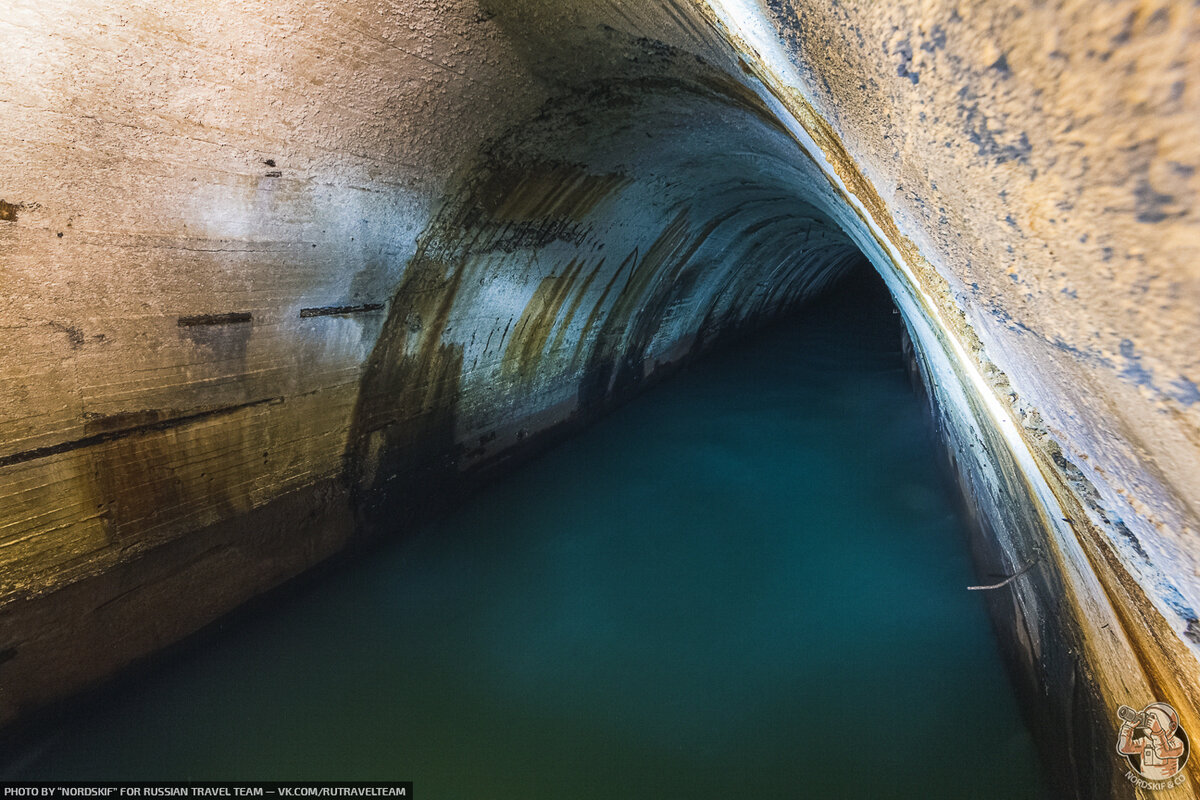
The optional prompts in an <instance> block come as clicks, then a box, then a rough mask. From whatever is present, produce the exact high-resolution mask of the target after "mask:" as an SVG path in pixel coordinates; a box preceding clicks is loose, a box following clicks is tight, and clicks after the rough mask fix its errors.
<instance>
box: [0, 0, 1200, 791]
mask: <svg viewBox="0 0 1200 800" xmlns="http://www.w3.org/2000/svg"><path fill="white" fill-rule="evenodd" d="M1197 30H1200V21H1198V20H1197V18H1196V12H1195V11H1194V10H1193V9H1192V8H1190V7H1187V6H1185V5H1183V4H1164V5H1161V6H1156V5H1154V4H1148V3H1147V4H1143V3H1139V2H1129V1H1128V0H1125V1H1123V2H1112V3H1105V4H1101V5H1099V6H1097V5H1095V4H1084V3H1060V4H1056V5H1044V4H1038V3H1032V2H1015V3H1011V4H1006V5H996V4H985V3H970V2H968V3H953V2H933V3H921V4H917V3H907V2H906V3H893V4H886V5H880V4H875V3H865V2H855V1H851V0H838V2H832V3H810V2H807V0H763V2H761V3H760V2H756V1H755V0H706V1H702V0H661V1H660V2H653V3H651V2H643V3H629V2H623V1H622V0H570V2H563V0H556V1H555V2H552V1H551V0H485V1H484V2H479V3H477V2H475V1H474V0H456V1H455V2H436V3H435V2H432V1H431V0H406V1H405V2H398V3H394V4H385V5H378V6H368V5H364V4H359V3H320V2H318V3H315V4H304V5H303V6H301V5H296V4H293V3H288V2H285V3H266V2H250V1H248V0H207V1H205V0H197V2H187V3H183V4H176V5H174V6H171V7H170V8H158V7H154V6H152V5H148V4H127V3H113V2H108V1H107V0H77V2H72V3H65V2H48V3H47V2H38V3H34V2H24V1H23V0H13V2H11V3H9V8H8V9H7V11H6V13H5V14H4V15H2V16H0V41H3V42H4V44H5V49H6V53H7V54H8V56H7V60H6V66H5V69H4V70H3V71H2V72H0V86H2V87H3V90H2V91H0V132H2V133H3V137H4V141H5V143H6V144H5V147H4V149H3V150H2V151H0V198H3V199H2V200H0V249H2V251H3V253H4V258H3V259H2V260H0V270H2V274H3V280H2V281H0V327H2V328H3V331H4V333H5V336H3V337H0V375H2V377H3V381H4V385H5V386H6V391H5V393H4V396H3V398H2V399H0V651H2V652H4V653H6V654H8V655H10V656H11V657H9V658H7V659H6V660H4V661H3V663H0V720H11V719H15V718H18V717H20V716H21V715H23V714H27V713H29V712H30V711H32V710H34V709H36V708H37V707H39V706H41V705H43V704H45V703H47V702H50V701H53V700H56V699H58V698H61V697H63V696H65V695H67V694H69V693H71V692H73V691H76V690H78V689H81V688H83V687H86V686H89V685H93V684H94V683H95V682H96V681H97V680H100V679H102V678H103V677H105V676H107V675H110V674H112V673H113V672H115V671H116V670H118V669H120V668H122V667H123V666H125V665H127V664H129V663H131V662H133V661H135V660H136V659H138V658H139V657H142V656H144V655H145V654H147V653H150V652H152V651H154V650H156V649H158V648H161V647H162V646H164V645H166V644H169V643H170V642H172V641H176V640H178V639H179V638H180V637H182V636H185V635H186V634H187V633H189V632H191V631H193V630H195V629H196V628H198V627H199V626H201V625H203V624H205V623H206V622H208V621H210V620H212V619H213V618H215V617H217V616H218V615H220V614H221V613H223V612H225V611H228V610H229V609H231V608H233V607H235V606H236V605H238V604H239V603H241V602H243V601H244V600H246V599H247V598H249V597H251V596H253V595H255V594H257V593H260V592H262V591H265V590H266V589H268V588H270V587H271V586H273V585H276V584H278V583H280V582H282V581H284V580H286V579H288V578H289V577H292V576H294V575H295V574H297V573H299V572H301V571H303V570H304V569H306V568H307V567H309V566H311V565H313V564H315V563H316V562H318V561H320V560H322V559H324V558H326V557H328V556H329V555H330V554H332V553H334V552H336V551H337V550H338V549H340V548H342V547H344V546H346V545H347V544H348V543H350V542H352V541H353V540H354V539H355V537H356V536H360V535H363V534H364V533H365V532H368V531H370V530H371V529H372V528H373V527H375V521H376V520H378V519H380V518H386V519H390V520H395V519H397V518H400V519H404V518H405V517H404V516H400V517H397V515H398V514H399V515H410V516H412V515H416V514H419V513H424V512H425V511H427V510H429V508H430V507H432V506H433V505H434V503H435V501H436V499H437V498H439V497H442V496H443V493H444V492H448V491H451V490H453V489H454V487H456V486H460V485H463V484H464V483H465V482H469V481H470V480H474V479H475V478H474V477H472V476H482V475H485V474H487V473H488V472H489V471H495V470H498V469H505V468H508V466H509V465H510V464H511V463H512V461H513V460H514V458H515V457H516V454H519V453H521V452H526V451H529V450H531V449H532V448H534V447H537V446H541V444H539V443H543V442H544V441H545V440H546V437H548V436H553V435H557V434H558V433H561V432H564V431H566V430H569V429H570V428H571V427H572V426H574V425H578V424H583V423H585V422H586V421H587V420H588V419H590V418H591V417H593V416H594V415H595V414H598V413H602V412H603V411H604V410H605V409H606V408H607V407H609V406H611V404H613V403H616V402H620V400H621V399H622V398H623V397H625V396H627V395H628V394H629V393H631V392H634V391H637V390H638V389H639V388H640V387H641V386H642V385H644V384H645V383H646V382H647V381H649V380H651V379H653V378H655V377H657V376H660V375H663V374H666V373H668V372H669V370H670V368H671V366H672V365H676V364H678V363H681V362H682V361H684V360H686V359H687V358H690V357H692V356H694V355H695V354H698V353H700V352H702V351H703V349H704V348H705V347H706V346H707V345H709V344H711V342H713V341H714V340H715V339H716V338H718V337H719V336H722V335H732V334H733V333H735V332H736V331H738V330H741V329H744V328H745V327H747V326H753V325H756V324H758V323H760V322H762V321H763V320H765V319H767V318H769V317H770V316H771V315H772V314H774V313H777V312H778V311H780V310H782V309H785V308H787V307H790V306H791V305H793V304H795V303H798V302H801V301H803V300H804V299H805V298H807V297H809V296H810V295H812V294H814V293H815V292H817V291H818V290H819V289H820V288H821V287H822V286H823V285H824V284H825V283H827V282H828V281H829V280H832V279H833V278H835V277H836V275H837V274H838V273H839V271H841V270H843V269H844V268H846V267H847V266H848V265H849V264H851V263H853V261H854V260H855V259H858V258H861V257H862V256H861V255H860V253H862V254H865V255H866V256H867V257H868V258H870V260H871V261H872V263H874V264H875V266H876V267H877V269H879V271H880V273H881V274H882V275H883V276H884V278H885V280H886V281H887V282H888V284H889V287H890V288H891V289H892V291H893V294H894V296H895V297H896V299H897V303H898V305H899V306H900V308H901V310H902V311H903V312H904V314H905V318H906V321H907V323H908V327H909V331H910V334H911V336H912V341H913V344H914V348H915V349H914V353H915V357H916V358H917V361H918V362H919V363H920V364H921V366H922V369H923V374H924V376H925V381H926V386H927V389H928V391H929V393H930V395H931V397H932V398H933V399H934V400H935V403H936V406H937V408H938V409H939V411H938V413H939V419H940V420H941V424H942V426H943V428H944V430H945V432H946V434H947V442H948V449H949V450H950V451H951V452H952V453H953V458H954V460H955V463H956V464H957V465H958V467H959V470H960V474H961V475H962V477H963V482H964V487H965V488H966V489H967V490H968V491H969V493H970V494H971V495H972V496H973V497H974V498H976V501H977V509H978V512H979V520H980V526H981V530H984V531H986V535H984V536H982V537H981V539H980V541H979V542H977V543H976V550H977V554H978V556H979V559H980V561H981V562H982V563H988V564H996V565H998V566H1003V567H1004V568H1005V569H1012V570H1014V571H1015V569H1016V568H1017V567H1018V566H1019V565H1020V564H1024V563H1027V561H1028V559H1030V558H1037V559H1039V563H1040V564H1042V565H1043V566H1041V567H1038V568H1036V569H1034V570H1032V571H1031V572H1030V573H1029V575H1030V577H1029V578H1022V579H1020V580H1019V581H1017V582H1015V583H1014V584H1013V589H1012V590H1011V591H1010V590H1005V592H1003V593H999V592H998V593H996V595H995V597H994V598H993V603H994V604H995V606H996V607H995V608H994V609H993V611H994V612H995V613H994V616H995V617H996V618H997V620H998V626H999V628H1000V630H1001V632H1002V635H1003V638H1005V639H1006V641H1008V642H1009V643H1010V646H1011V649H1012V652H1013V653H1014V663H1017V664H1018V667H1017V668H1018V670H1019V671H1020V672H1021V673H1022V674H1023V676H1024V686H1025V687H1026V688H1027V690H1028V691H1029V692H1038V691H1041V692H1044V693H1045V697H1046V698H1049V699H1045V698H1043V699H1042V701H1040V705H1039V701H1038V699H1037V698H1035V697H1032V696H1031V697H1030V698H1028V701H1029V702H1028V703H1027V704H1028V705H1030V706H1031V707H1037V708H1040V709H1041V710H1040V711H1037V712H1036V713H1035V716H1036V717H1037V719H1038V722H1039V724H1040V725H1045V726H1051V725H1057V726H1065V729H1067V730H1069V731H1070V734H1069V736H1070V739H1071V741H1070V743H1069V744H1068V745H1067V746H1066V747H1067V750H1068V751H1069V753H1070V755H1069V758H1068V761H1069V763H1067V764H1065V765H1063V767H1062V769H1061V770H1060V772H1061V775H1060V778H1061V780H1062V781H1063V783H1062V786H1063V787H1065V788H1064V792H1066V793H1070V794H1072V795H1074V796H1080V797H1093V796H1118V795H1119V796H1127V794H1125V795H1121V794H1120V793H1121V792H1127V791H1133V789H1132V787H1128V786H1127V785H1125V784H1123V783H1122V779H1121V776H1120V774H1119V772H1113V770H1115V769H1119V765H1117V764H1116V763H1115V761H1114V760H1112V759H1108V758H1107V755H1108V750H1110V749H1111V748H1106V747H1101V746H1100V745H1101V744H1102V743H1103V742H1105V741H1106V737H1109V736H1110V734H1112V732H1113V727H1114V726H1113V720H1114V719H1115V718H1114V717H1113V712H1114V710H1115V707H1116V704H1117V703H1122V702H1129V703H1130V704H1131V705H1141V704H1144V702H1147V701H1148V700H1150V699H1165V700H1168V701H1170V702H1171V703H1172V704H1173V705H1175V707H1176V708H1177V709H1178V710H1179V711H1180V713H1181V715H1182V717H1183V720H1184V726H1185V728H1187V729H1189V730H1192V731H1200V713H1198V711H1197V709H1198V708H1200V666H1198V663H1197V653H1198V652H1200V621H1198V617H1197V614H1196V612H1195V610H1194V609H1196V608H1198V607H1200V580H1198V579H1197V575H1200V547H1197V545H1196V537H1197V535H1198V534H1200V514H1198V513H1197V507H1196V503H1197V498H1200V403H1198V402H1197V401H1198V400H1200V389H1197V382H1200V361H1197V359H1198V358H1200V356H1198V355H1197V349H1196V346H1195V345H1196V343H1197V341H1200V335H1198V334H1200V330H1198V329H1200V321H1198V318H1197V317H1196V314H1195V308H1196V307H1197V301H1200V278H1198V276H1197V274H1196V270H1195V267H1194V265H1195V264H1196V263H1197V262H1198V257H1200V233H1198V231H1197V224H1198V223H1197V221H1196V219H1195V212H1194V206H1195V200H1194V196H1195V187H1196V175H1195V168H1196V165H1197V163H1200V137H1197V135H1196V134H1197V133H1198V131H1197V130H1196V128H1197V119H1200V98H1198V97H1197V94H1196V92H1197V91H1198V89H1197V85H1196V82H1195V81H1194V80H1190V77H1191V76H1192V75H1194V74H1195V72H1196V66H1197V60H1198V58H1200V55H1198V46H1197V44H1196V36H1197ZM249 520H253V523H250V522H248V521H249ZM356 531H357V533H356ZM51 665H52V666H51ZM1038 715H1041V716H1038ZM1047 746H1048V747H1051V746H1052V745H1047ZM1189 769H1191V770H1197V769H1200V763H1193V764H1192V765H1191V766H1190V767H1189ZM1189 775H1190V780H1191V781H1192V787H1193V788H1194V787H1195V786H1196V785H1198V782H1200V777H1198V776H1200V773H1197V772H1195V771H1193V772H1190V773H1189ZM1179 791H1183V790H1179ZM1168 795H1169V793H1160V794H1159V796H1168ZM1179 796H1185V795H1179Z"/></svg>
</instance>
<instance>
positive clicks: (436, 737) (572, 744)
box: [9, 282, 1046, 800]
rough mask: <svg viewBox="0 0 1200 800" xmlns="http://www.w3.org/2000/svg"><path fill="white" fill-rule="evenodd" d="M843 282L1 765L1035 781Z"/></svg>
mask: <svg viewBox="0 0 1200 800" xmlns="http://www.w3.org/2000/svg"><path fill="white" fill-rule="evenodd" d="M864 286H865V287H866V288H864ZM850 288H851V289H852V290H853V291H849V290H845V289H844V290H842V291H841V292H838V293H837V294H836V295H835V296H834V297H832V298H830V299H829V301H828V302H824V303H823V304H821V305H820V306H819V307H818V308H814V309H813V310H811V311H806V312H803V313H801V314H800V315H799V316H798V317H796V318H795V319H792V320H789V321H787V322H785V323H783V324H781V325H779V326H777V327H775V328H773V329H772V330H770V331H769V332H767V333H765V334H763V335H759V336H757V337H755V338H753V339H752V340H750V341H749V342H747V343H745V344H744V345H739V346H737V347H735V348H732V349H728V350H724V351H721V352H718V353H716V354H715V355H714V356H713V357H712V358H710V359H708V360H707V361H705V362H703V363H702V364H700V365H697V366H695V367H693V368H692V369H690V370H689V371H687V372H685V373H683V374H682V375H680V376H679V377H678V378H676V379H673V380H672V381H669V382H668V383H666V384H664V385H662V386H661V387H659V388H657V389H656V390H654V391H652V392H650V393H649V394H647V395H645V396H644V397H642V398H640V399H639V400H637V401H635V402H634V403H632V404H630V405H628V406H625V407H624V408H622V409H620V410H619V411H617V412H615V413H614V414H612V415H611V416H610V417H608V418H606V419H605V420H604V421H602V422H601V423H599V424H598V425H596V426H594V427H592V428H590V429H589V430H587V431H586V432H584V433H583V434H581V435H580V436H578V437H577V438H575V439H573V440H571V441H569V442H567V443H566V444H564V445H562V446H560V447H558V448H556V449H555V450H553V451H552V452H550V453H548V454H547V455H545V456H544V457H542V458H540V459H538V460H537V461H535V462H533V463H532V464H530V465H528V466H527V467H525V468H523V469H521V470H519V471H517V472H516V473H515V474H513V475H512V476H510V477H509V478H507V479H506V480H504V481H503V482H501V483H499V484H496V485H494V486H492V487H491V488H490V489H488V490H486V491H484V492H483V493H481V494H479V495H478V496H477V497H475V498H474V499H473V500H472V501H471V502H470V503H469V504H467V505H466V506H464V507H462V508H461V509H459V510H458V511H457V512H456V513H455V514H454V515H453V516H451V517H449V518H447V519H445V520H443V521H441V522H439V523H437V524H433V525H429V526H427V527H426V528H424V529H422V530H421V531H420V532H419V533H417V534H415V535H412V536H409V537H407V538H405V539H404V540H402V541H396V542H394V543H392V544H390V545H388V546H386V547H384V548H382V549H380V550H377V551H374V552H372V553H371V554H369V556H368V557H366V558H365V559H362V560H359V561H357V562H355V563H353V564H351V565H350V566H348V567H346V568H343V569H339V570H338V571H336V572H335V573H333V574H332V575H329V576H327V577H326V578H325V579H323V580H322V581H320V582H318V583H315V584H312V585H309V586H306V587H304V588H303V589H301V590H300V591H299V592H297V593H293V594H291V595H290V596H288V597H285V598H281V599H280V600H278V601H277V602H275V603H272V604H271V606H270V607H268V608H265V609H261V610H258V611H255V612H254V613H252V614H249V615H244V616H242V617H241V618H239V619H238V620H236V622H234V623H230V624H228V625H227V626H226V629H225V630H224V631H223V632H222V633H220V634H219V635H218V636H215V637H211V638H209V639H207V640H205V641H204V642H203V644H202V645H197V646H195V647H193V648H191V649H190V650H187V651H186V652H184V653H183V654H182V655H181V656H179V657H177V658H173V659H172V660H171V661H170V663H167V664H165V665H163V666H161V667H160V668H157V669H155V670H154V671H153V672H152V673H151V674H149V675H148V676H145V677H144V678H142V679H141V680H139V681H138V682H137V685H136V686H134V687H127V688H124V689H121V690H120V691H119V692H117V693H116V694H115V696H112V697H108V698H105V699H104V700H101V701H99V702H94V703H92V704H91V705H90V706H89V707H88V708H87V709H85V710H84V711H82V712H80V714H79V715H78V717H77V718H75V719H73V720H71V721H70V722H69V723H67V724H65V725H64V726H63V727H62V729H61V730H60V731H58V732H57V733H56V734H54V735H53V736H51V737H50V738H49V739H48V740H46V741H44V742H40V743H31V748H30V750H29V751H28V752H27V753H26V755H25V756H24V758H23V759H22V761H21V763H20V765H18V766H16V767H13V766H10V772H9V777H22V778H58V779H62V778H92V779H98V778H140V779H152V778H162V779H167V778H192V779H221V778H243V779H250V778H292V779H308V778H329V779H351V778H376V779H406V780H413V781H414V782H415V787H414V788H415V793H416V795H417V796H418V797H420V798H421V800H434V798H467V799H472V798H561V799H562V800H574V799H575V798H612V797H621V798H655V799H656V800H662V799H663V798H684V797H717V796H724V797H738V798H795V797H820V798H827V797H861V798H889V797H912V798H923V799H925V798H939V797H941V798H960V797H968V796H969V797H973V798H1003V799H1004V800H1015V799H1016V798H1042V797H1045V796H1046V794H1045V791H1044V789H1043V788H1042V783H1041V779H1040V777H1039V775H1038V773H1037V769H1036V766H1035V763H1034V756H1033V748H1032V744H1031V740H1030V737H1029V735H1028V733H1027V732H1026V730H1025V728H1024V727H1023V725H1022V723H1021V720H1020V719H1019V717H1018V713H1017V709H1016V706H1015V702H1014V698H1013V696H1012V693H1011V691H1010V688H1009V686H1008V683H1007V681H1006V678H1005V675H1004V673H1003V670H1002V668H1001V664H1000V661H999V655H998V652H997V647H996V644H995V642H994V640H993V637H992V631H991V628H990V626H989V623H988V619H987V617H986V615H985V612H984V608H983V601H982V598H981V597H980V596H979V594H978V593H975V592H968V591H966V590H965V587H966V586H967V585H968V584H971V583H975V582H977V581H976V580H975V576H974V574H973V573H972V571H971V568H970V564H969V560H968V556H967V546H966V534H965V532H964V529H963V522H962V521H961V519H960V518H959V516H958V514H957V512H956V508H955V503H954V500H953V497H952V496H951V494H950V487H949V485H948V483H947V482H946V480H945V476H943V475H942V474H941V473H940V471H939V469H938V465H937V460H936V455H935V449H934V447H935V446H934V442H933V439H932V436H931V433H930V430H929V426H928V424H927V421H926V415H925V412H924V410H923V408H922V407H921V404H920V402H919V401H918V399H917V398H916V397H915V396H914V395H913V394H912V392H911V391H910V389H909V384H908V380H907V377H906V374H905V372H904V368H903V364H902V361H901V358H900V353H899V338H898V335H899V333H898V331H899V327H898V325H899V323H898V319H899V318H898V317H896V316H894V315H893V314H892V313H891V309H890V304H889V302H888V300H887V298H886V295H885V294H881V293H880V289H879V287H877V286H876V285H875V284H874V283H872V284H862V283H861V282H860V283H859V284H858V285H856V286H852V287H850ZM31 754H32V755H31Z"/></svg>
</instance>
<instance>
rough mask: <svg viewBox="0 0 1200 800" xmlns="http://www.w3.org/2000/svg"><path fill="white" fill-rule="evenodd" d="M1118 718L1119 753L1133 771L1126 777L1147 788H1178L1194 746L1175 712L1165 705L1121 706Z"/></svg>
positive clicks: (1118, 710)
mask: <svg viewBox="0 0 1200 800" xmlns="http://www.w3.org/2000/svg"><path fill="white" fill-rule="evenodd" d="M1117 716H1118V717H1119V718H1120V719H1121V731H1120V733H1119V734H1117V752H1118V753H1120V754H1121V755H1123V756H1125V760H1126V761H1128V762H1129V766H1130V767H1132V768H1133V769H1132V770H1131V771H1130V772H1128V773H1126V774H1125V777H1126V778H1128V779H1129V781H1130V782H1131V783H1134V784H1136V785H1138V786H1141V787H1142V788H1145V789H1167V788H1170V787H1172V786H1176V785H1178V782H1179V781H1182V780H1183V774H1182V770H1183V765H1184V764H1186V763H1187V760H1188V755H1189V754H1190V752H1191V747H1190V746H1189V744H1188V737H1187V733H1186V732H1185V731H1184V730H1183V728H1182V727H1180V725H1179V715H1178V714H1176V713H1175V709H1173V708H1171V707H1170V706H1169V705H1167V704H1166V703H1151V704H1150V705H1148V706H1146V707H1145V708H1143V709H1142V710H1141V711H1135V710H1134V709H1132V708H1130V707H1129V706H1121V707H1120V708H1118V709H1117ZM1138 776H1140V778H1141V779H1140V780H1139V777H1138Z"/></svg>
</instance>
